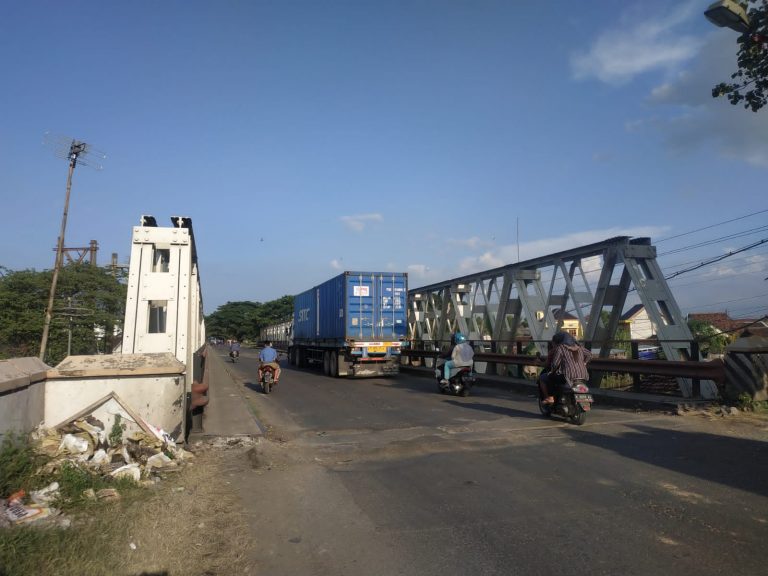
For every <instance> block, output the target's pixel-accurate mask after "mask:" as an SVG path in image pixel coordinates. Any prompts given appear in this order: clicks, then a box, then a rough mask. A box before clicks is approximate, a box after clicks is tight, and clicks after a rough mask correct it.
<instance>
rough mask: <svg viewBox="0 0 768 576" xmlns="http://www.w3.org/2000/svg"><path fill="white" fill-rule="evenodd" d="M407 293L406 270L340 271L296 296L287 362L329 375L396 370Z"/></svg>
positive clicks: (353, 374) (398, 364) (403, 327)
mask: <svg viewBox="0 0 768 576" xmlns="http://www.w3.org/2000/svg"><path fill="white" fill-rule="evenodd" d="M407 294H408V275H407V274H406V273H404V272H344V273H342V274H340V275H338V276H336V277H334V278H331V279H330V280H327V281H326V282H323V283H322V284H320V285H318V286H315V287H314V288H312V289H311V290H307V291H306V292H302V293H301V294H299V295H297V296H295V297H294V304H293V334H292V342H291V343H290V344H289V347H288V358H289V361H290V363H291V364H293V365H295V366H299V367H306V366H308V365H310V364H320V365H322V367H323V372H324V373H325V374H326V375H328V376H332V377H341V376H383V375H388V374H397V373H398V372H399V370H400V348H401V347H402V346H403V342H404V340H405V339H406V334H407V318H406V314H407V309H406V306H407V305H406V299H407Z"/></svg>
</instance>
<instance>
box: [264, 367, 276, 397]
mask: <svg viewBox="0 0 768 576" xmlns="http://www.w3.org/2000/svg"><path fill="white" fill-rule="evenodd" d="M275 384H276V382H275V369H274V368H272V366H263V367H262V368H261V389H262V391H263V392H264V394H269V393H270V392H272V389H273V388H274V387H275Z"/></svg>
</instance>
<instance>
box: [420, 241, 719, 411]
mask: <svg viewBox="0 0 768 576" xmlns="http://www.w3.org/2000/svg"><path fill="white" fill-rule="evenodd" d="M630 292H636V293H637V297H638V298H639V300H640V303H641V304H642V305H643V306H644V307H645V310H646V312H647V314H648V317H649V318H650V321H651V322H652V324H653V325H654V327H655V332H656V336H657V338H658V340H659V344H660V346H661V348H662V349H663V351H664V355H665V357H666V358H667V360H671V361H689V360H695V361H698V360H700V358H699V353H698V347H697V346H695V345H694V344H693V336H692V334H691V332H690V330H689V329H688V325H687V324H686V322H685V318H684V317H683V315H682V313H681V312H680V308H679V307H678V305H677V302H676V301H675V298H674V296H673V295H672V292H671V290H670V288H669V285H668V284H667V281H666V279H665V278H664V275H663V273H662V271H661V268H660V267H659V265H658V263H657V262H656V247H655V246H652V245H651V242H650V239H649V238H630V237H628V236H617V237H615V238H610V239H607V240H604V241H602V242H597V243H595V244H590V245H587V246H581V247H579V248H573V249H571V250H565V251H563V252H558V253H556V254H550V255H548V256H542V257H540V258H534V259H531V260H526V261H524V262H518V263H516V264H509V265H507V266H502V267H500V268H494V269H492V270H487V271H484V272H478V273H475V274H470V275H467V276H462V277H460V278H454V279H452V280H446V281H443V282H438V283H436V284H431V285H429V286H423V287H421V288H415V289H411V290H409V292H408V300H409V303H408V306H409V308H408V329H409V336H410V339H411V340H412V341H413V346H414V348H421V349H430V348H429V347H430V346H432V348H431V349H434V345H435V343H439V342H441V341H447V340H449V339H450V336H451V334H453V333H454V332H456V331H461V332H462V333H463V334H465V335H466V336H467V338H468V339H470V340H472V341H474V343H475V345H476V347H480V348H483V347H487V348H488V350H487V351H488V352H494V353H496V354H514V353H515V352H518V353H519V350H517V351H516V350H515V349H514V347H515V341H519V340H520V336H521V334H522V333H523V332H524V331H525V329H526V328H527V332H528V333H529V334H530V339H531V341H532V342H533V343H534V344H535V346H536V347H537V349H538V351H539V352H541V353H542V354H546V346H547V342H548V341H549V340H550V339H551V338H552V336H553V335H554V334H555V332H557V331H558V330H559V329H560V328H561V327H562V322H563V316H564V314H562V312H563V311H565V312H569V313H570V314H572V315H573V316H575V317H576V318H577V319H578V323H579V326H580V328H581V333H582V334H583V340H584V341H585V343H586V345H587V346H588V347H591V348H592V350H598V351H599V352H598V357H599V358H600V359H607V358H608V357H609V355H610V350H611V345H612V344H613V341H614V340H615V338H616V332H617V330H618V328H619V320H620V318H621V315H622V311H623V310H624V305H625V304H626V302H627V297H628V296H629V294H630ZM484 342H485V344H487V346H486V345H485V344H484ZM479 351H481V352H482V351H483V350H479ZM596 364H597V363H596ZM677 380H678V385H679V387H680V391H681V392H682V394H683V396H685V397H691V396H694V395H696V396H697V395H698V393H699V390H694V386H693V383H692V380H691V379H690V378H683V377H681V378H678V379H677ZM696 384H697V387H698V382H696ZM700 386H701V389H700V393H701V396H702V397H704V398H714V397H716V396H717V387H716V385H715V383H714V382H713V381H711V380H703V381H701V383H700Z"/></svg>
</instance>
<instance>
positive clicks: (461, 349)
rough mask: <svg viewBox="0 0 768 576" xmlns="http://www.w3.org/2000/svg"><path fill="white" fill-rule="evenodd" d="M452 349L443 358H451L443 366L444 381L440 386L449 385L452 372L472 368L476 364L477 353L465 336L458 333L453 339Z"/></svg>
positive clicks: (441, 381)
mask: <svg viewBox="0 0 768 576" xmlns="http://www.w3.org/2000/svg"><path fill="white" fill-rule="evenodd" d="M451 344H452V345H451V348H449V349H448V352H446V353H445V354H444V355H443V356H442V357H444V358H450V359H449V360H446V362H445V364H443V379H442V380H440V384H448V380H450V378H451V370H452V369H454V368H461V367H463V366H472V364H473V363H474V356H475V351H474V350H473V349H472V346H470V344H469V342H467V339H466V338H465V337H464V334H462V333H461V332H456V334H454V335H453V338H451Z"/></svg>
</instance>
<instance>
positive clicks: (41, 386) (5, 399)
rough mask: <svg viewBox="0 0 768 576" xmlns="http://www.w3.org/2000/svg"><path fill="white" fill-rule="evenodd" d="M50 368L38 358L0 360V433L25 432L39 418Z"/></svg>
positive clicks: (42, 410)
mask: <svg viewBox="0 0 768 576" xmlns="http://www.w3.org/2000/svg"><path fill="white" fill-rule="evenodd" d="M50 368H51V367H50V366H48V365H47V364H45V363H44V362H42V361H41V360H40V359H39V358H14V359H12V360H0V435H3V434H7V433H8V432H20V433H27V432H30V431H31V430H33V429H34V428H35V427H36V426H37V425H38V424H40V422H42V421H43V418H44V415H45V378H46V373H47V372H48V370H50Z"/></svg>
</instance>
